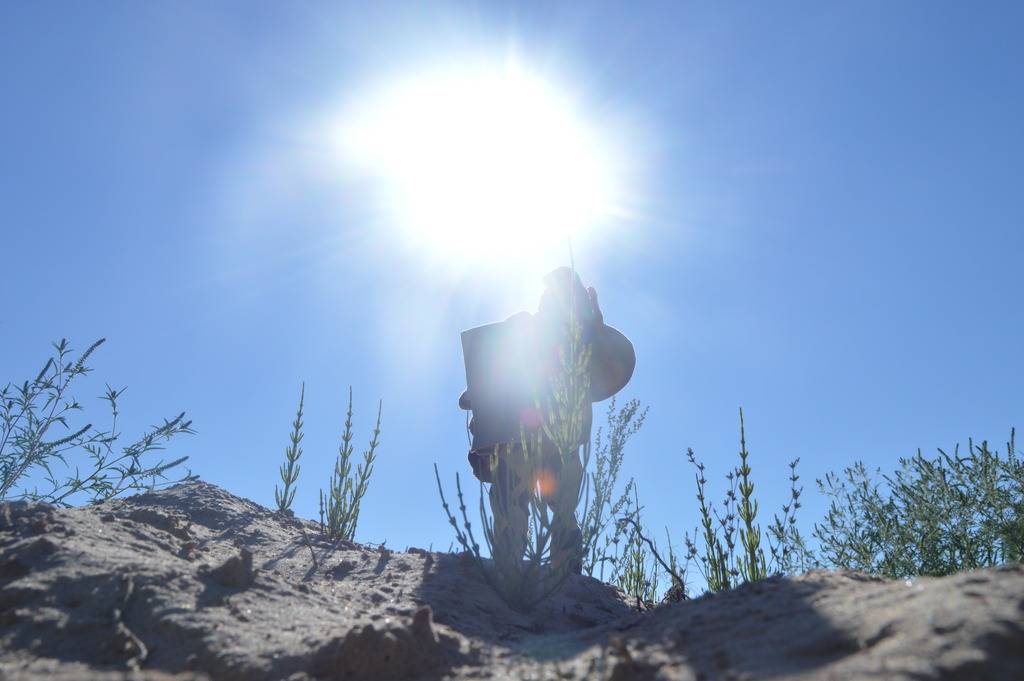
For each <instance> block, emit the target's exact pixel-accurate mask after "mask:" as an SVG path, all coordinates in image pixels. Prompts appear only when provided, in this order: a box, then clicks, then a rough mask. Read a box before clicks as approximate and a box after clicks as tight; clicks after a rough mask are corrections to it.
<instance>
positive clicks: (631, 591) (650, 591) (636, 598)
mask: <svg viewBox="0 0 1024 681" xmlns="http://www.w3.org/2000/svg"><path fill="white" fill-rule="evenodd" d="M631 505H632V512H631V513H629V515H628V516H627V517H628V519H629V520H628V521H626V522H621V521H620V522H619V523H617V526H618V527H617V533H618V536H619V537H620V539H618V540H614V541H613V542H612V546H621V549H620V550H619V551H618V552H616V553H615V554H614V555H612V556H610V557H609V558H610V559H609V561H608V562H609V563H610V564H611V567H612V570H611V575H610V579H609V581H610V582H611V583H613V584H615V585H616V586H617V587H619V588H620V589H621V590H622V591H623V592H624V593H625V594H626V595H627V596H629V599H630V601H631V602H634V603H636V605H637V608H638V609H641V610H645V609H649V608H651V607H653V606H654V603H655V601H656V600H657V599H658V597H659V595H660V581H661V573H662V571H663V568H662V567H661V566H660V565H659V563H658V561H659V558H658V557H656V555H655V554H657V553H658V546H657V543H656V542H655V541H654V540H653V539H650V538H648V537H647V536H646V535H644V532H643V530H642V529H641V528H642V526H643V520H642V517H641V515H642V511H643V508H642V507H641V506H640V499H639V493H638V492H637V490H636V486H635V485H634V486H633V501H632V504H631ZM665 569H666V570H667V571H668V574H669V577H671V576H672V566H671V565H666V566H665ZM680 579H681V580H682V581H681V583H684V582H685V578H682V577H680Z"/></svg>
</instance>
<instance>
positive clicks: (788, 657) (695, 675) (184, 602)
mask: <svg viewBox="0 0 1024 681" xmlns="http://www.w3.org/2000/svg"><path fill="white" fill-rule="evenodd" d="M303 528H304V530H305V531H304V532H303ZM307 540H308V543H307ZM313 556H315V562H314V558H313ZM492 677H499V678H515V679H520V678H535V679H571V678H578V679H583V678H597V679H615V680H622V679H694V680H697V679H708V680H710V679H786V680H788V679H863V678H879V679H915V680H921V679H965V680H967V679H987V680H1001V679H1006V680H1007V681H1021V680H1022V679H1024V569H1022V568H1021V567H1020V566H1010V567H1006V568H1001V569H995V570H982V571H976V572H971V573H965V574H961V575H956V576H953V577H948V578H944V579H920V580H916V581H914V582H910V583H907V582H892V581H886V580H880V579H875V578H871V577H867V576H864V575H860V574H857V573H830V572H812V573H809V574H807V575H804V576H802V577H797V578H778V579H771V580H767V581H765V582H762V583H759V584H754V585H748V586H746V587H743V588H740V589H737V590H734V591H732V592H729V593H726V594H720V595H717V596H714V597H706V598H701V599H697V600H694V601H689V602H684V603H679V604H674V605H666V606H663V607H661V608H658V609H656V610H654V611H652V612H648V613H643V614H641V613H638V612H636V611H635V610H632V609H631V608H630V606H629V604H628V603H627V602H626V601H625V600H624V599H623V597H622V595H621V594H620V593H618V592H617V591H616V590H615V589H613V588H611V587H608V586H607V585H604V584H601V583H600V582H598V581H596V580H592V579H589V578H586V577H579V578H575V579H574V580H572V581H571V582H570V583H569V584H568V585H567V586H566V587H565V588H564V589H563V590H562V592H561V593H559V594H558V595H557V596H556V597H555V598H553V599H551V600H550V602H547V603H545V604H544V605H543V606H542V607H539V608H538V609H537V610H536V611H535V612H533V613H531V614H530V615H524V614H522V613H517V612H515V611H513V610H511V609H509V608H508V607H506V606H505V605H504V604H503V603H502V602H501V601H500V600H499V599H498V598H497V597H496V596H495V595H494V594H492V593H491V592H490V591H489V590H488V588H487V586H486V585H485V584H484V583H483V581H482V580H481V579H480V577H479V576H478V574H477V573H476V568H475V566H474V565H473V563H472V561H470V560H467V559H466V558H465V557H463V556H459V555H450V554H437V553H430V552H427V551H424V550H420V549H410V550H409V551H408V552H406V553H399V552H392V551H389V550H386V549H376V548H368V547H364V546H360V545H357V544H353V543H349V542H340V543H330V542H327V541H325V540H323V539H321V538H320V537H319V536H318V533H317V529H316V526H315V524H314V523H312V522H308V521H302V522H301V524H300V521H298V520H295V519H293V518H290V517H285V516H282V515H280V514H277V513H274V512H272V511H270V510H268V509H266V508H263V507H261V506H259V505H257V504H254V503H252V502H250V501H247V500H245V499H240V498H238V497H235V496H232V495H230V494H228V493H227V492H225V491H223V490H221V489H219V488H217V487H215V486H213V485H209V484H205V483H191V484H185V485H178V486H176V487H173V488H170V489H168V490H164V491H161V492H155V493H149V494H142V495H139V496H135V497H131V498H127V499H123V500H118V501H113V502H108V503H106V504H101V505H97V506H92V507H88V508H77V509H71V510H61V509H54V508H51V507H48V506H45V505H41V504H22V503H13V504H3V505H0V678H2V679H11V680H18V679H48V680H51V679H56V680H60V679H128V678H131V679H147V680H156V679H217V680H220V679H225V680H232V679H289V680H290V681H299V680H309V679H338V680H343V679H348V680H358V681H363V680H366V681H369V680H371V679H373V680H378V679H379V680H382V681H385V680H387V679H405V678H426V679H441V678H451V679H463V678H467V679H468V678H492Z"/></svg>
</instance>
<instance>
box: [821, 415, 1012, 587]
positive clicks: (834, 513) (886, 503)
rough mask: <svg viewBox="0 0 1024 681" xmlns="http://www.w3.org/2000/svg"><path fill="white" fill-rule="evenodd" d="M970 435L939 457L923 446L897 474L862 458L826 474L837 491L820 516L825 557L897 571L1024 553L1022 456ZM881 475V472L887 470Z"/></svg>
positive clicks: (922, 571)
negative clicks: (977, 441) (926, 454)
mask: <svg viewBox="0 0 1024 681" xmlns="http://www.w3.org/2000/svg"><path fill="white" fill-rule="evenodd" d="M1014 435H1015V433H1014V432H1013V431H1011V433H1010V440H1009V442H1008V443H1007V444H1006V456H1005V457H1002V456H1000V454H999V452H998V450H997V451H992V450H991V449H989V445H988V442H982V443H981V444H980V445H975V444H974V442H973V441H971V440H968V446H967V453H966V455H961V453H960V447H959V445H957V446H956V447H955V448H954V449H953V452H952V453H951V454H948V453H946V452H945V451H943V450H941V449H940V450H939V455H938V456H937V457H935V458H933V459H929V458H926V457H924V456H923V455H922V454H921V452H920V450H918V452H917V454H916V455H915V456H913V457H910V458H901V459H900V460H899V464H900V467H899V469H898V470H897V471H896V472H895V473H894V474H893V475H892V476H889V475H881V471H880V470H878V469H876V471H875V472H874V474H871V473H869V472H868V470H867V468H866V467H865V466H864V464H863V463H861V462H857V463H855V464H854V465H852V466H850V467H847V468H846V469H845V470H844V471H843V475H842V476H841V477H840V476H838V475H835V474H834V473H829V474H828V475H826V476H825V480H824V481H821V480H819V481H818V487H819V489H820V490H821V491H822V492H823V493H824V494H826V495H827V496H828V497H830V498H831V505H830V508H829V511H828V514H827V515H826V517H825V519H824V520H823V521H822V522H821V523H819V524H816V525H815V528H814V536H815V537H816V538H817V539H818V540H819V542H820V544H821V551H822V556H823V559H824V561H825V562H826V563H827V564H829V565H831V566H835V567H844V568H852V569H855V570H864V571H866V572H872V573H876V574H880V575H884V576H887V577H891V578H906V577H914V576H917V575H933V576H940V575H948V574H951V573H954V572H957V571H960V570H969V569H973V568H979V567H989V566H994V565H999V564H1001V563H1005V562H1011V561H1020V560H1021V559H1022V558H1024V461H1022V460H1021V458H1020V457H1019V456H1018V452H1017V451H1016V449H1015V445H1014ZM879 478H880V479H879Z"/></svg>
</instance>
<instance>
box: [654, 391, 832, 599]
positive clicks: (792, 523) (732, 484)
mask: <svg viewBox="0 0 1024 681" xmlns="http://www.w3.org/2000/svg"><path fill="white" fill-rule="evenodd" d="M739 457H740V464H739V466H737V467H736V468H734V469H732V470H731V471H729V473H727V474H726V481H727V482H728V489H727V490H726V492H725V499H724V500H723V501H722V510H721V511H718V510H717V509H713V508H712V507H711V506H710V504H709V503H708V499H707V495H706V486H707V479H706V478H705V477H704V464H703V463H701V462H698V461H697V458H696V455H695V454H694V453H693V450H692V449H688V450H687V453H686V458H687V460H688V461H689V462H690V464H691V465H693V466H694V467H695V468H696V469H697V472H696V476H695V479H696V483H697V492H696V495H697V511H698V514H699V516H700V525H701V529H700V530H696V529H695V530H694V532H693V534H692V535H691V534H689V533H685V534H684V536H683V541H684V545H685V547H686V551H685V553H683V554H682V555H681V556H680V555H677V554H676V553H675V551H674V549H673V548H672V545H671V543H669V549H668V551H669V555H668V562H667V563H666V562H665V561H664V560H662V558H661V556H660V555H659V554H658V552H657V547H656V546H655V545H654V544H653V542H651V543H649V546H650V548H651V551H652V553H653V554H654V556H655V557H656V558H657V559H658V562H659V564H660V565H662V567H663V568H664V569H665V570H666V572H668V573H669V576H670V577H671V579H672V585H673V587H676V586H677V585H678V586H679V587H681V588H682V587H685V584H686V581H685V575H686V570H687V568H688V566H689V565H690V564H691V563H695V564H696V565H697V568H698V570H699V571H700V574H701V576H702V577H703V578H704V581H705V584H706V588H707V591H709V592H712V593H713V592H717V591H724V590H726V589H731V588H733V587H735V586H738V585H740V584H743V583H746V582H752V581H757V580H759V579H764V578H765V577H767V576H769V575H772V574H791V573H792V572H793V571H795V570H796V569H798V567H799V566H800V565H801V563H800V561H801V560H802V561H804V562H805V563H806V562H810V561H812V560H813V556H812V555H811V553H810V551H809V550H808V549H807V547H806V544H805V542H804V541H803V538H802V537H801V535H800V533H799V530H798V529H797V527H796V510H797V509H798V508H799V507H800V504H799V501H798V500H799V498H800V493H801V492H802V489H800V488H798V487H797V486H796V481H797V480H799V476H797V475H796V466H797V461H793V462H792V463H790V483H791V485H790V499H789V502H788V503H787V504H786V505H784V506H783V516H782V518H779V517H778V516H776V517H775V522H774V523H773V525H772V526H771V527H769V532H768V541H767V543H768V545H769V549H770V554H771V556H772V561H771V562H770V563H769V562H768V561H767V560H766V557H765V552H764V547H763V546H762V543H761V538H762V532H761V528H760V526H759V525H757V523H756V520H757V513H758V503H757V501H756V499H755V498H754V483H753V481H752V479H751V477H750V474H751V468H750V461H749V459H750V452H748V451H747V438H746V425H745V423H744V421H743V410H742V409H741V410H740V451H739ZM779 527H781V528H782V529H781V531H779V530H778V528H779ZM737 538H738V541H737ZM699 543H703V549H701V548H699V547H698V544H699Z"/></svg>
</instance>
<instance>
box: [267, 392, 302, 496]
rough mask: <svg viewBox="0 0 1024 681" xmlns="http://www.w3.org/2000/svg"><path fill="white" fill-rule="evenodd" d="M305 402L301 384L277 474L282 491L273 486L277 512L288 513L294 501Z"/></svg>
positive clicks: (300, 453) (300, 454)
mask: <svg viewBox="0 0 1024 681" xmlns="http://www.w3.org/2000/svg"><path fill="white" fill-rule="evenodd" d="M305 402H306V384H305V383H303V384H302V388H301V390H300V392H299V408H298V410H297V411H296V412H295V420H294V421H292V432H291V435H289V443H288V447H287V448H286V449H285V450H284V458H285V462H284V463H283V464H281V468H280V469H279V473H280V475H281V483H282V484H283V485H284V488H283V489H278V487H277V485H274V501H276V502H277V510H279V511H288V510H290V509H291V507H292V501H293V500H294V499H295V491H296V486H295V483H297V482H298V480H299V470H300V466H299V458H300V457H301V456H302V447H300V446H299V443H301V442H302V408H303V406H305Z"/></svg>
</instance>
